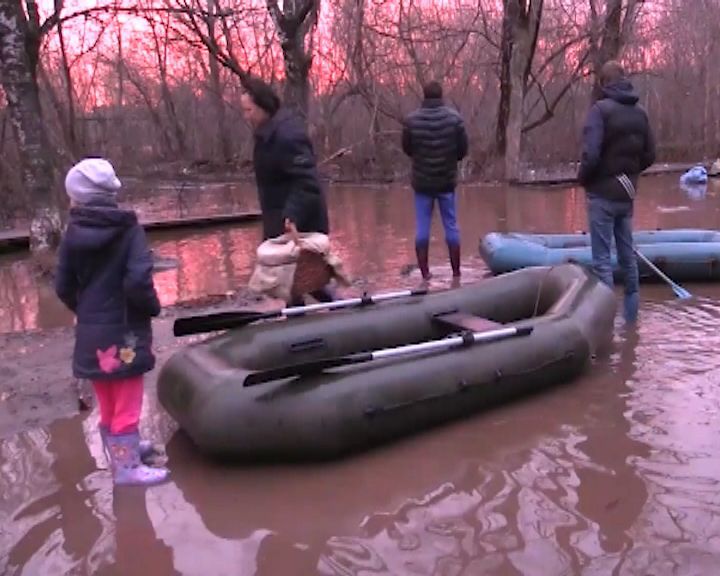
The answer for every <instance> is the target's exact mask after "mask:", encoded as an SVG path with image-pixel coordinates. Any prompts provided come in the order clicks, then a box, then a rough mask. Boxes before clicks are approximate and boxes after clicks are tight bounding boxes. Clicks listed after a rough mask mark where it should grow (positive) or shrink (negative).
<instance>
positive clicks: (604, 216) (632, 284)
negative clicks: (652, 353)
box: [588, 196, 639, 322]
mask: <svg viewBox="0 0 720 576" xmlns="http://www.w3.org/2000/svg"><path fill="white" fill-rule="evenodd" d="M632 217H633V203H632V202H625V201H620V202H618V201H615V200H606V199H605V198H601V197H599V196H588V223H589V224H590V246H591V248H592V260H593V271H594V272H595V275H596V276H597V277H598V278H600V280H601V281H603V282H604V283H605V284H607V285H608V286H610V287H611V288H612V287H613V269H612V261H611V257H610V252H611V246H612V240H613V236H614V237H615V246H616V250H617V258H618V264H619V265H620V270H621V271H622V273H623V280H624V284H625V299H624V306H623V315H624V316H625V319H626V320H628V321H631V322H632V321H634V320H635V319H636V318H637V313H638V306H639V296H638V291H639V279H638V267H637V260H636V258H635V253H634V252H633V236H632Z"/></svg>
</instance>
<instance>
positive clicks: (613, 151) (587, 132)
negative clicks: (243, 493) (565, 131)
mask: <svg viewBox="0 0 720 576" xmlns="http://www.w3.org/2000/svg"><path fill="white" fill-rule="evenodd" d="M638 100H639V97H638V95H637V94H636V93H635V91H634V89H633V86H632V84H631V83H630V82H629V81H628V80H621V81H619V82H616V83H615V84H611V85H609V86H606V87H604V88H603V98H602V99H600V100H598V101H597V102H596V103H595V104H594V105H593V106H592V107H591V108H590V111H589V112H588V117H587V120H586V122H585V127H584V128H583V150H582V158H581V161H580V170H579V172H578V181H579V182H580V184H582V185H583V186H585V188H586V190H587V192H588V193H589V194H593V195H597V196H602V197H606V198H609V199H614V200H618V199H621V198H627V196H623V194H624V191H623V190H622V188H620V187H619V186H618V184H617V179H616V178H615V177H616V176H619V175H621V174H625V175H627V176H628V177H629V178H630V180H631V181H632V183H633V185H634V186H637V180H638V176H639V175H640V173H641V172H642V171H643V170H645V169H646V168H648V167H650V166H651V165H652V164H653V162H655V139H654V136H653V132H652V129H651V128H650V123H649V122H648V117H647V113H646V112H645V110H644V109H643V108H642V107H641V106H639V105H638Z"/></svg>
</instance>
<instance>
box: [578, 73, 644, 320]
mask: <svg viewBox="0 0 720 576" xmlns="http://www.w3.org/2000/svg"><path fill="white" fill-rule="evenodd" d="M599 81H600V89H601V96H600V99H599V100H598V101H597V102H595V103H594V104H593V105H592V107H591V108H590V111H589V112H588V116H587V119H586V121H585V127H584V128H583V147H582V158H581V161H580V170H579V172H578V181H579V182H580V184H582V185H583V186H584V187H585V192H586V195H587V207H588V224H589V227H590V242H591V247H592V260H593V270H594V272H595V274H596V275H597V276H598V278H600V280H602V281H603V282H604V283H605V284H607V285H608V286H610V287H612V286H613V270H612V264H611V260H610V247H611V244H612V239H613V235H614V236H615V245H616V247H617V257H618V263H619V264H620V268H621V270H622V273H623V278H624V284H625V299H624V303H623V316H624V317H625V320H626V321H628V322H634V321H635V320H636V319H637V314H638V306H639V296H638V291H639V285H638V268H637V260H636V259H635V254H634V252H633V237H632V217H633V205H634V200H635V194H636V190H637V185H638V179H639V176H640V173H641V172H642V171H643V170H645V169H646V168H648V167H649V166H651V165H652V163H653V162H655V139H654V137H653V133H652V129H651V128H650V124H649V122H648V117H647V113H646V112H645V110H644V109H643V108H642V107H641V106H639V105H638V100H639V97H638V95H637V94H636V93H635V89H634V88H633V85H632V84H631V83H630V81H629V80H628V79H627V78H626V76H625V71H624V70H623V68H622V66H621V65H620V63H619V62H617V61H615V60H610V61H609V62H607V63H605V65H603V67H602V68H601V69H600V77H599Z"/></svg>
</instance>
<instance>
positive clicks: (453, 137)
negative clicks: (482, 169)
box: [402, 98, 468, 195]
mask: <svg viewBox="0 0 720 576" xmlns="http://www.w3.org/2000/svg"><path fill="white" fill-rule="evenodd" d="M402 147H403V151H404V152H405V154H407V155H408V156H410V157H411V158H412V186H413V189H414V190H415V191H416V192H419V193H421V194H429V195H437V194H444V193H446V192H453V191H454V190H455V186H456V184H457V163H458V162H459V161H460V160H462V159H463V158H464V157H465V156H466V155H467V152H468V139H467V133H466V132H465V125H464V124H463V120H462V117H461V116H460V114H459V113H458V112H457V111H455V110H453V109H452V108H449V107H447V106H445V104H444V103H443V101H442V99H439V98H438V99H426V100H425V101H424V102H423V104H422V106H421V107H420V108H419V109H418V110H415V111H414V112H413V113H411V114H410V115H409V116H408V117H407V118H406V119H405V123H404V126H403V134H402Z"/></svg>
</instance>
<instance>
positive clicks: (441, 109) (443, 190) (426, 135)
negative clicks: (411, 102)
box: [402, 82, 468, 280]
mask: <svg viewBox="0 0 720 576" xmlns="http://www.w3.org/2000/svg"><path fill="white" fill-rule="evenodd" d="M423 96H424V100H423V103H422V106H421V107H420V108H419V109H418V110H416V111H414V112H413V113H411V114H410V115H409V116H408V117H407V118H406V119H405V124H404V127H403V133H402V147H403V151H404V152H405V154H407V155H408V156H410V158H412V187H413V189H414V191H415V222H416V226H415V253H416V255H417V261H418V267H419V268H420V272H421V274H422V276H423V279H425V280H428V279H430V271H429V268H428V246H429V244H430V224H431V221H432V212H433V207H434V204H435V200H437V202H438V204H439V206H440V216H441V217H442V223H443V228H444V230H445V242H446V243H447V246H448V253H449V255H450V265H451V267H452V273H453V278H454V279H455V280H457V279H459V277H460V230H459V229H458V225H457V217H456V214H455V186H456V184H457V163H458V162H459V161H460V160H462V159H463V158H464V157H465V156H466V155H467V152H468V140H467V134H466V132H465V126H464V124H463V120H462V117H461V116H460V114H459V113H458V112H457V111H456V110H453V109H452V108H449V107H448V106H445V103H444V102H443V93H442V86H440V84H439V83H438V82H429V83H428V84H426V85H425V86H424V87H423Z"/></svg>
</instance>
